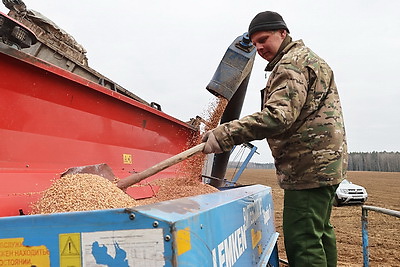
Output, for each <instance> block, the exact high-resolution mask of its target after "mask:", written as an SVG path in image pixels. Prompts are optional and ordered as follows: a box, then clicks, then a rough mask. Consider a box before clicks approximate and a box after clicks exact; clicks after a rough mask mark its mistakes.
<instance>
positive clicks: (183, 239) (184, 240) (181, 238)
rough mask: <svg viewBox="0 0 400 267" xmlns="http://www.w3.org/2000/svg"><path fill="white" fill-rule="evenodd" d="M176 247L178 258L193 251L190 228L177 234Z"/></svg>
mask: <svg viewBox="0 0 400 267" xmlns="http://www.w3.org/2000/svg"><path fill="white" fill-rule="evenodd" d="M176 245H177V252H178V256H179V255H182V254H183V253H185V252H186V251H189V250H191V249H192V244H191V243H190V227H186V228H185V229H182V230H178V231H177V232H176Z"/></svg>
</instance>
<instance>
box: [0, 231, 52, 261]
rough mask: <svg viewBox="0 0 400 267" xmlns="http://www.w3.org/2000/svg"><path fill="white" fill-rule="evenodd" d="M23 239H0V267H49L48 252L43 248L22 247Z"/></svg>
mask: <svg viewBox="0 0 400 267" xmlns="http://www.w3.org/2000/svg"><path fill="white" fill-rule="evenodd" d="M23 242H24V238H22V237H21V238H6V239H0V266H1V267H3V266H19V267H25V266H26V267H31V266H40V267H42V266H43V267H50V252H49V250H48V249H47V248H46V247H45V246H24V245H23Z"/></svg>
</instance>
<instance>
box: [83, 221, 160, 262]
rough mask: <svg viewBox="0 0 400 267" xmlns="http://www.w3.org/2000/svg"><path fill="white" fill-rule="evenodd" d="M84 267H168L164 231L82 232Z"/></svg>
mask: <svg viewBox="0 0 400 267" xmlns="http://www.w3.org/2000/svg"><path fill="white" fill-rule="evenodd" d="M82 259H83V266H98V265H96V264H100V266H119V267H125V266H126V267H128V266H152V267H157V266H164V265H165V260H164V237H163V231H162V229H137V230H118V231H104V232H91V233H82Z"/></svg>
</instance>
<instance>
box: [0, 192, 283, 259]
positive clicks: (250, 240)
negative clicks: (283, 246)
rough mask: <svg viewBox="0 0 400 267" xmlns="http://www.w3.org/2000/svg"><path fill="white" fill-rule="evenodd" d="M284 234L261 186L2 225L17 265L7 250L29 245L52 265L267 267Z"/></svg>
mask: <svg viewBox="0 0 400 267" xmlns="http://www.w3.org/2000/svg"><path fill="white" fill-rule="evenodd" d="M74 235H77V236H78V237H77V239H76V240H74V239H73V238H74V237H75V236H74ZM277 235H278V234H277V233H276V231H275V226H274V217H273V203H272V196H271V189H270V188H269V187H266V186H262V185H254V186H246V187H240V188H233V189H229V190H225V191H221V192H217V193H213V194H207V195H200V196H195V197H189V198H181V199H176V200H171V201H165V202H161V203H157V204H152V205H147V206H141V207H137V208H134V209H113V210H101V211H89V212H71V213H58V214H51V215H29V216H20V217H6V218H0V254H1V253H3V254H4V255H5V256H7V257H10V259H9V260H17V256H16V255H17V254H18V253H19V252H16V251H15V250H13V249H12V248H10V249H7V248H4V247H5V246H3V248H2V245H1V244H2V242H3V243H4V244H6V243H5V242H6V241H7V242H8V241H9V240H13V239H16V238H23V245H24V247H26V248H27V247H30V248H32V247H37V246H45V247H46V248H47V249H48V251H49V253H50V255H49V256H48V257H49V258H50V262H51V266H67V264H64V263H63V262H66V261H67V260H70V258H73V257H74V255H75V256H76V259H78V260H77V261H80V263H79V264H78V263H74V265H71V264H70V263H69V265H70V266H76V267H78V266H93V265H96V262H97V261H98V262H97V263H99V262H103V264H106V265H108V266H215V267H216V266H265V263H266V262H268V261H269V258H271V259H273V260H274V261H277V251H276V239H277ZM64 236H66V238H67V239H65V238H64ZM64 240H67V241H64ZM67 245H68V246H67ZM67 247H68V249H69V250H68V249H67ZM274 250H275V253H273V251H274ZM10 255H11V256H10ZM18 255H20V254H18ZM271 255H272V256H271ZM0 258H1V257H0ZM118 260H119V261H120V263H118V264H117V261H118ZM271 265H272V266H278V265H275V264H271ZM20 266H30V265H20Z"/></svg>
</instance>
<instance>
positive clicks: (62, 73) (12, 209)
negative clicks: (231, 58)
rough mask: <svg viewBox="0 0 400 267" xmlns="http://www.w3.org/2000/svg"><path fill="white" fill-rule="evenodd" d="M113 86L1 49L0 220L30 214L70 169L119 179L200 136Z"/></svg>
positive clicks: (168, 172)
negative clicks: (101, 169) (99, 167)
mask: <svg viewBox="0 0 400 267" xmlns="http://www.w3.org/2000/svg"><path fill="white" fill-rule="evenodd" d="M1 16H2V17H3V21H4V18H7V19H9V18H8V17H6V15H4V14H1ZM13 23H16V24H15V25H17V22H16V21H13ZM2 25H3V26H4V25H5V23H3V24H2ZM21 29H22V26H21ZM25 30H26V31H27V34H31V33H30V32H29V30H28V29H25ZM33 36H34V35H33ZM32 38H33V37H32ZM80 67H81V70H82V69H83V70H86V71H87V70H90V68H88V67H87V66H86V67H85V66H80ZM93 73H94V74H97V73H96V72H93ZM93 73H92V76H93V75H94V74H93ZM99 80H100V81H101V79H99ZM102 81H103V84H104V79H102ZM114 88H117V89H119V90H110V89H109V88H107V87H106V86H103V85H101V84H99V83H95V82H93V81H90V80H89V79H87V78H83V77H82V76H78V75H76V74H74V73H72V72H71V71H68V70H65V69H62V68H60V67H57V66H55V65H53V64H50V63H48V62H46V61H43V60H41V59H39V58H38V57H34V56H32V55H29V54H27V53H24V52H23V51H21V50H18V49H15V48H14V47H12V46H10V45H6V44H4V43H0V96H1V97H0V114H1V116H0V137H1V138H0V180H1V181H2V183H1V187H0V202H1V203H2V204H1V210H0V216H12V215H18V214H19V213H20V212H23V213H28V212H29V207H28V203H30V202H32V201H35V200H36V199H37V198H38V197H39V196H40V192H41V191H43V190H45V189H46V188H48V187H49V186H50V184H51V183H52V180H53V179H54V178H57V177H59V175H60V173H62V172H64V171H65V170H66V169H67V168H69V167H74V166H84V165H90V164H98V163H107V164H108V165H109V166H110V167H111V168H112V169H113V171H114V173H115V174H116V176H117V177H120V178H123V177H125V176H128V175H129V174H130V173H131V172H134V171H142V170H144V169H146V168H148V167H150V166H152V165H154V164H156V163H158V162H160V161H162V160H164V159H166V158H168V157H170V156H172V155H175V154H178V153H179V152H182V151H183V150H184V149H187V148H188V142H189V141H190V140H191V139H192V138H193V137H195V136H196V135H197V134H198V131H197V130H196V129H195V128H194V127H193V126H191V125H189V124H187V123H184V122H182V121H180V120H178V119H176V118H173V117H171V116H169V115H167V114H165V113H163V112H162V111H160V110H159V109H160V108H159V106H158V105H157V106H156V107H157V108H158V109H157V108H154V107H153V105H149V104H147V102H145V101H143V100H141V99H140V98H137V97H135V96H134V95H133V94H131V93H130V92H129V91H127V90H125V89H121V88H120V87H117V86H114ZM132 95H133V97H132ZM178 167H179V166H173V167H171V168H168V169H166V170H165V171H163V172H161V173H159V174H158V175H155V176H153V177H151V178H149V179H155V178H162V177H167V176H169V177H171V175H173V174H174V173H175V171H176V169H177V168H178Z"/></svg>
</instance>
